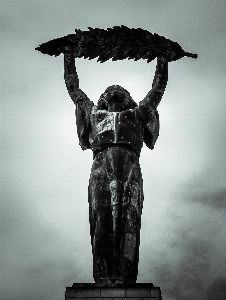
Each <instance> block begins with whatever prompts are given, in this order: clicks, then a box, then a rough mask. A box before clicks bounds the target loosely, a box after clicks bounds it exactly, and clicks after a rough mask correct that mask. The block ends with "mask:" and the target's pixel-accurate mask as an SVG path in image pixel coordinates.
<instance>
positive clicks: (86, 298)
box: [65, 283, 162, 300]
mask: <svg viewBox="0 0 226 300" xmlns="http://www.w3.org/2000/svg"><path fill="white" fill-rule="evenodd" d="M95 299H101V300H114V299H117V300H123V299H125V300H148V299H152V300H162V297H161V290H160V288H159V287H154V285H153V284H152V283H133V284H123V283H116V284H111V285H104V284H102V283H74V284H73V285H72V287H67V288H66V292H65V300H95Z"/></svg>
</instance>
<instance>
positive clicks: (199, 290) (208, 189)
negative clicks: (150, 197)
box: [146, 172, 226, 300]
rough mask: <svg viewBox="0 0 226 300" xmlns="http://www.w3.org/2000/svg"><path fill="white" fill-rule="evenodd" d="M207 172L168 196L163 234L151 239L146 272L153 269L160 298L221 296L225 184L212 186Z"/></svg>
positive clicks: (224, 256)
mask: <svg viewBox="0 0 226 300" xmlns="http://www.w3.org/2000/svg"><path fill="white" fill-rule="evenodd" d="M211 174H212V176H210V177H209V180H207V178H206V176H205V173H203V175H202V176H200V177H199V178H197V177H196V178H195V180H194V179H190V180H189V181H188V182H187V183H186V184H184V185H182V186H181V189H179V192H177V193H174V194H172V195H171V196H170V199H169V203H170V204H168V206H167V208H166V210H167V212H166V213H165V214H164V215H162V218H163V219H164V222H163V224H164V225H162V226H164V229H163V228H162V229H160V230H161V232H162V240H161V241H159V244H158V245H157V246H156V245H155V246H154V247H152V246H151V245H150V255H149V257H147V258H146V259H147V261H148V262H149V265H150V266H152V268H151V269H150V270H149V271H148V270H146V272H149V274H146V276H147V277H148V276H149V277H150V274H152V276H153V277H152V278H153V280H154V281H153V283H154V284H157V285H159V286H160V287H161V289H162V295H163V299H167V300H181V299H183V300H188V299H200V300H206V299H209V300H210V299H221V297H222V295H223V291H224V290H225V289H224V283H225V277H224V276H225V273H226V254H225V248H226V233H225V221H226V220H225V200H226V198H225V188H224V186H222V185H219V186H218V189H217V188H216V185H215V181H213V178H214V172H212V173H211ZM211 179H212V182H211ZM210 295H212V296H210ZM213 295H215V296H214V297H213ZM211 297H212V298H211ZM222 299H223V298H222Z"/></svg>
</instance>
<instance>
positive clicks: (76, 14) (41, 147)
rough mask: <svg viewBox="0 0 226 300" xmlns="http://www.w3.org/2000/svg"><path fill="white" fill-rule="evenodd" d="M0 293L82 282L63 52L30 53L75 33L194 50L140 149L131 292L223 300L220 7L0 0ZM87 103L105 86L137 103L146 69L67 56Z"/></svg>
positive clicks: (85, 166) (56, 296)
mask: <svg viewBox="0 0 226 300" xmlns="http://www.w3.org/2000/svg"><path fill="white" fill-rule="evenodd" d="M0 7H1V12H0V13H1V56H0V59H1V79H0V81H1V173H0V174H1V248H2V249H1V285H2V287H1V289H0V290H1V291H0V298H1V299H3V300H14V299H15V300H30V299H33V300H43V299H48V300H60V299H63V297H64V290H65V287H66V286H71V285H72V283H73V282H77V283H79V282H93V278H92V254H91V245H90V235H89V221H88V201H87V186H88V180H89V176H90V170H91V166H92V152H91V150H87V151H82V149H81V148H80V146H79V142H78V138H77V132H76V120H75V116H74V104H73V102H72V101H71V99H70V97H69V95H68V93H67V90H66V87H65V84H64V80H63V56H62V55H61V56H60V57H57V58H55V57H50V56H48V55H43V54H41V53H40V52H38V51H35V50H34V49H35V47H37V46H38V45H39V44H41V43H43V42H46V41H48V40H50V39H54V38H57V37H61V36H64V35H67V34H69V33H73V32H74V29H75V28H79V29H81V30H86V29H87V27H98V28H104V29H106V28H108V27H112V26H116V25H122V24H123V25H126V26H128V27H132V28H137V27H141V28H143V29H147V30H149V31H150V32H152V33H154V32H156V33H158V34H160V35H163V36H165V37H167V38H169V39H171V40H173V41H176V42H178V43H179V44H180V45H181V46H182V47H183V48H184V50H186V51H188V52H193V53H197V54H198V55H199V57H198V59H197V60H194V59H191V58H183V59H181V60H179V61H176V62H172V63H170V64H169V81H168V85H167V88H166V92H165V94H164V97H163V99H162V102H161V104H160V105H159V114H160V124H161V126H160V136H159V139H158V140H157V143H156V146H155V149H154V150H153V151H151V150H149V149H147V148H146V146H144V147H143V149H142V152H141V158H140V164H141V168H142V173H143V180H144V197H145V198H144V209H143V215H142V227H141V246H140V264H139V277H138V282H152V283H154V285H155V286H160V287H161V290H162V295H163V299H164V300H188V299H199V300H212V299H214V300H220V299H221V300H222V299H223V297H224V296H225V294H226V251H225V249H226V154H225V153H226V138H225V137H226V134H225V133H226V129H225V120H226V117H225V115H226V99H225V98H226V96H225V95H226V84H225V82H226V55H225V53H226V52H225V51H226V50H225V49H226V35H225V33H226V18H225V12H226V2H225V1H223V0H222V1H218V0H217V1H214V0H212V1H209V0H199V1H198V0H196V1H195V0H193V1H192V0H190V1H187V0H181V1H179V0H171V1H170V0H166V1H153V0H150V1H142V0H140V1H138V0H136V1H132V0H130V1H129V0H128V1H123V0H121V1H106V0H101V1H99V0H95V1H94V0H93V1H88V0H80V1H76V0H74V1H22V0H21V1H9V0H7V1H0ZM76 64H77V70H78V74H79V78H80V87H81V88H82V89H83V91H84V92H85V93H86V94H87V95H88V96H89V98H90V99H91V100H93V102H94V103H97V100H98V98H99V96H100V94H101V93H102V92H103V91H104V90H105V89H106V87H108V86H109V85H113V84H119V85H121V86H123V87H124V88H126V89H127V90H128V91H129V92H130V93H131V96H132V97H133V98H134V100H135V101H136V102H137V103H138V102H139V101H140V100H142V99H143V98H144V97H145V95H146V94H147V93H148V91H149V90H150V88H151V84H152V79H153V76H154V71H155V64H156V61H153V62H152V63H149V64H147V63H146V61H136V62H134V61H127V60H124V61H117V62H112V61H108V62H106V63H104V64H100V63H98V62H97V61H96V60H91V61H89V60H84V59H77V60H76Z"/></svg>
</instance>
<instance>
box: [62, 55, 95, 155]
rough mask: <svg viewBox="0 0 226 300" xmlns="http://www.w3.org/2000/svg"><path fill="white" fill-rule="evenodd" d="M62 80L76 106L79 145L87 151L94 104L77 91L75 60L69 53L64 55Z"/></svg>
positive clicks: (79, 90)
mask: <svg viewBox="0 0 226 300" xmlns="http://www.w3.org/2000/svg"><path fill="white" fill-rule="evenodd" d="M64 79H65V83H66V87H67V90H68V93H69V95H70V97H71V99H72V101H73V102H74V103H75V104H76V110H75V114H76V124H77V132H78V137H79V144H80V146H81V147H82V149H83V150H85V149H89V148H90V143H89V129H90V114H91V111H92V108H93V105H94V104H93V102H92V101H90V100H89V98H88V97H87V95H86V94H85V93H84V92H83V91H82V90H81V89H79V79H78V74H77V72H76V67H75V58H74V55H73V53H71V52H66V53H65V54H64Z"/></svg>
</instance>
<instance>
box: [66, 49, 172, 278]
mask: <svg viewBox="0 0 226 300" xmlns="http://www.w3.org/2000/svg"><path fill="white" fill-rule="evenodd" d="M72 64H74V58H73V55H71V54H66V55H65V82H66V86H67V89H68V92H69V94H70V96H71V98H72V100H73V102H74V103H75V104H76V122H77V131H78V137H79V141H80V145H81V147H82V149H83V150H85V149H89V148H90V149H92V151H93V153H94V161H93V166H92V170H91V175H90V180H89V196H88V199H89V220H90V235H91V244H92V252H93V277H94V280H95V282H104V283H135V282H136V279H137V275H138V261H139V244H140V226H141V214H142V207H143V180H142V174H141V170H140V165H139V155H140V151H141V148H142V145H143V142H145V143H146V145H147V146H148V147H149V148H150V149H153V148H154V144H155V142H156V140H157V138H158V134H159V119H158V112H157V109H156V108H157V106H158V104H159V102H160V100H161V98H162V95H163V93H164V90H165V86H166V83H167V70H168V69H167V61H166V60H165V59H163V58H159V59H158V63H157V69H156V74H155V78H154V81H153V85H152V90H151V91H150V92H149V93H148V94H147V96H146V97H145V98H144V100H143V101H141V102H140V103H139V105H137V104H136V102H135V101H134V100H133V99H132V98H131V96H130V94H129V92H128V91H126V90H125V89H124V88H122V87H120V86H118V85H113V86H110V87H108V88H107V89H106V91H105V92H104V93H103V94H102V95H101V97H100V99H99V101H98V103H97V105H94V104H93V102H92V101H90V100H89V98H88V97H87V96H86V94H85V93H84V92H82V91H81V90H80V89H79V87H78V76H77V73H76V69H75V67H74V65H73V66H72ZM70 70H71V71H70ZM70 72H71V73H70ZM72 73H73V76H74V77H73V76H72ZM72 77H73V78H74V81H75V83H74V85H73V80H72Z"/></svg>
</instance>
